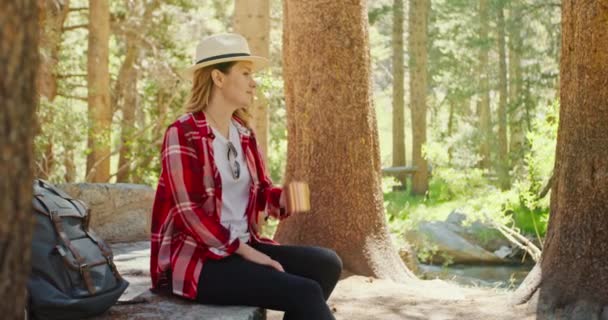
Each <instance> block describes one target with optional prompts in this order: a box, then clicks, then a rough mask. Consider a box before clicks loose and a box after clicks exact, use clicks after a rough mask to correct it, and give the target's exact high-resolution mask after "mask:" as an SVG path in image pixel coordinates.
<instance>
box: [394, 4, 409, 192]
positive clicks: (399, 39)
mask: <svg viewBox="0 0 608 320" xmlns="http://www.w3.org/2000/svg"><path fill="white" fill-rule="evenodd" d="M392 46H393V167H400V166H405V165H406V163H405V116H404V113H405V110H404V108H405V88H404V86H405V79H404V75H403V74H404V62H403V55H404V52H403V0H394V1H393V43H392ZM397 179H399V180H400V181H401V184H402V185H404V186H405V182H406V181H405V179H406V176H405V175H402V176H397Z"/></svg>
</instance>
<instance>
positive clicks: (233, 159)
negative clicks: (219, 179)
mask: <svg viewBox="0 0 608 320" xmlns="http://www.w3.org/2000/svg"><path fill="white" fill-rule="evenodd" d="M238 155H239V154H238V152H236V148H235V147H234V145H233V144H232V142H230V141H228V154H227V158H228V163H229V164H230V172H231V173H232V178H234V180H238V179H239V177H240V176H241V165H240V164H239V162H238V161H237V156H238Z"/></svg>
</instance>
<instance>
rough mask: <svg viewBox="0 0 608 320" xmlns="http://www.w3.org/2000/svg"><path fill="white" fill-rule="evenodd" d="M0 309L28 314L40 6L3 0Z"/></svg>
mask: <svg viewBox="0 0 608 320" xmlns="http://www.w3.org/2000/svg"><path fill="white" fill-rule="evenodd" d="M0 7H1V8H2V10H0V73H2V76H1V77H0V101H2V103H0V124H1V125H0V177H2V178H1V179H0V301H1V302H0V314H1V315H2V318H3V319H11V320H13V319H23V318H24V307H25V301H26V292H25V291H26V290H25V286H26V281H27V276H28V273H29V269H30V250H31V247H30V242H31V236H32V226H33V219H32V213H31V210H32V209H31V208H32V178H33V174H32V173H33V171H32V169H33V152H32V151H33V145H34V142H33V140H34V135H35V133H36V130H37V127H38V124H37V123H36V106H37V103H38V95H37V92H36V73H37V68H38V34H39V28H38V7H37V2H36V1H33V0H29V1H28V0H21V1H13V0H1V1H0Z"/></svg>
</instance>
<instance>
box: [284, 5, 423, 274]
mask: <svg viewBox="0 0 608 320" xmlns="http://www.w3.org/2000/svg"><path fill="white" fill-rule="evenodd" d="M283 21H284V22H283V23H284V28H283V29H284V31H283V68H284V69H283V72H284V79H285V98H286V104H287V125H288V132H289V135H288V154H287V170H286V171H287V172H286V181H288V182H289V181H306V182H308V183H309V184H310V190H311V204H312V211H311V212H310V213H305V214H300V215H298V214H296V215H294V216H292V217H290V218H289V219H287V220H285V221H283V222H281V224H280V225H279V227H278V230H277V233H276V235H275V238H276V239H277V240H278V241H279V242H282V243H289V244H303V245H320V246H325V247H329V248H332V249H334V250H336V252H337V253H338V254H339V255H340V257H341V258H342V261H343V262H344V266H345V268H346V269H348V270H350V271H352V272H354V273H356V274H360V275H367V276H374V277H379V278H391V279H395V280H402V281H405V280H407V279H410V274H411V273H408V270H407V268H406V267H405V265H404V264H403V261H401V259H400V258H399V256H398V254H397V251H396V249H395V248H394V246H393V245H392V243H391V240H390V236H389V233H388V228H387V225H386V220H385V217H384V212H383V199H382V191H381V183H380V151H379V141H378V129H377V125H376V118H375V111H374V108H373V106H372V88H371V74H370V53H369V44H368V30H367V25H368V24H367V7H366V3H365V1H363V0H357V1H350V2H348V4H345V3H344V2H334V1H320V0H287V1H285V2H284V13H283ZM319 53H322V55H320V54H319ZM303 62H305V63H303Z"/></svg>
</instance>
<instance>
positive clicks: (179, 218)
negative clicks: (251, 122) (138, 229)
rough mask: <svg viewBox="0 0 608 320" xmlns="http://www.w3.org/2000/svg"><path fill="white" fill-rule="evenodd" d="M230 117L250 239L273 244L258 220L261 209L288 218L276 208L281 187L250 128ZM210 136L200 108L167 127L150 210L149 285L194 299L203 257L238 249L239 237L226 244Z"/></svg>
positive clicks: (209, 257) (219, 182) (211, 134)
mask: <svg viewBox="0 0 608 320" xmlns="http://www.w3.org/2000/svg"><path fill="white" fill-rule="evenodd" d="M234 119H235V120H236V122H237V123H236V125H237V128H238V129H239V135H240V138H241V145H242V147H243V153H244V157H245V159H246V162H247V168H248V169H249V172H250V174H251V180H252V183H251V188H250V192H249V202H248V204H247V209H246V216H247V219H248V225H249V233H250V234H251V241H257V242H264V243H274V244H276V243H275V242H273V241H272V240H270V239H265V238H262V237H261V236H260V234H259V232H258V221H259V220H258V219H259V215H260V212H261V211H266V213H267V214H268V215H270V216H272V217H275V218H279V219H283V218H285V217H286V216H287V215H285V214H283V215H282V214H281V211H282V210H280V208H279V198H280V195H281V189H280V188H277V187H273V186H272V182H271V181H270V178H269V177H268V174H267V172H266V169H265V166H264V163H263V160H262V157H261V155H260V153H259V151H258V147H257V142H256V140H255V136H254V135H253V132H251V131H250V130H249V129H247V128H246V127H245V126H244V125H243V124H242V123H241V122H240V121H239V120H238V119H236V118H234ZM213 139H214V134H213V132H212V130H211V128H210V127H209V125H208V123H207V121H206V120H205V116H204V113H202V112H197V113H188V114H185V115H183V116H182V117H181V118H180V119H178V120H177V121H176V122H175V123H173V124H172V125H171V126H169V128H168V129H167V132H166V133H165V139H164V143H163V147H162V154H161V158H162V171H161V175H160V178H159V181H158V187H157V189H156V197H155V199H154V206H153V209H152V235H151V242H152V243H151V249H152V250H151V257H150V274H151V277H152V287H153V288H155V289H158V290H167V291H171V292H173V293H174V294H176V295H180V296H183V297H186V298H189V299H196V295H197V287H198V280H199V276H200V273H201V270H202V268H203V265H204V264H205V261H206V260H207V259H222V258H224V257H227V256H229V255H231V254H232V253H234V251H235V250H236V249H238V247H239V239H238V237H237V238H236V239H235V240H233V241H232V242H230V231H229V230H228V229H226V228H225V227H223V226H222V225H221V223H220V214H221V208H222V188H221V186H222V182H221V180H220V175H219V172H218V170H217V167H216V165H215V162H214V160H213ZM211 248H213V250H210V249H211Z"/></svg>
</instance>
